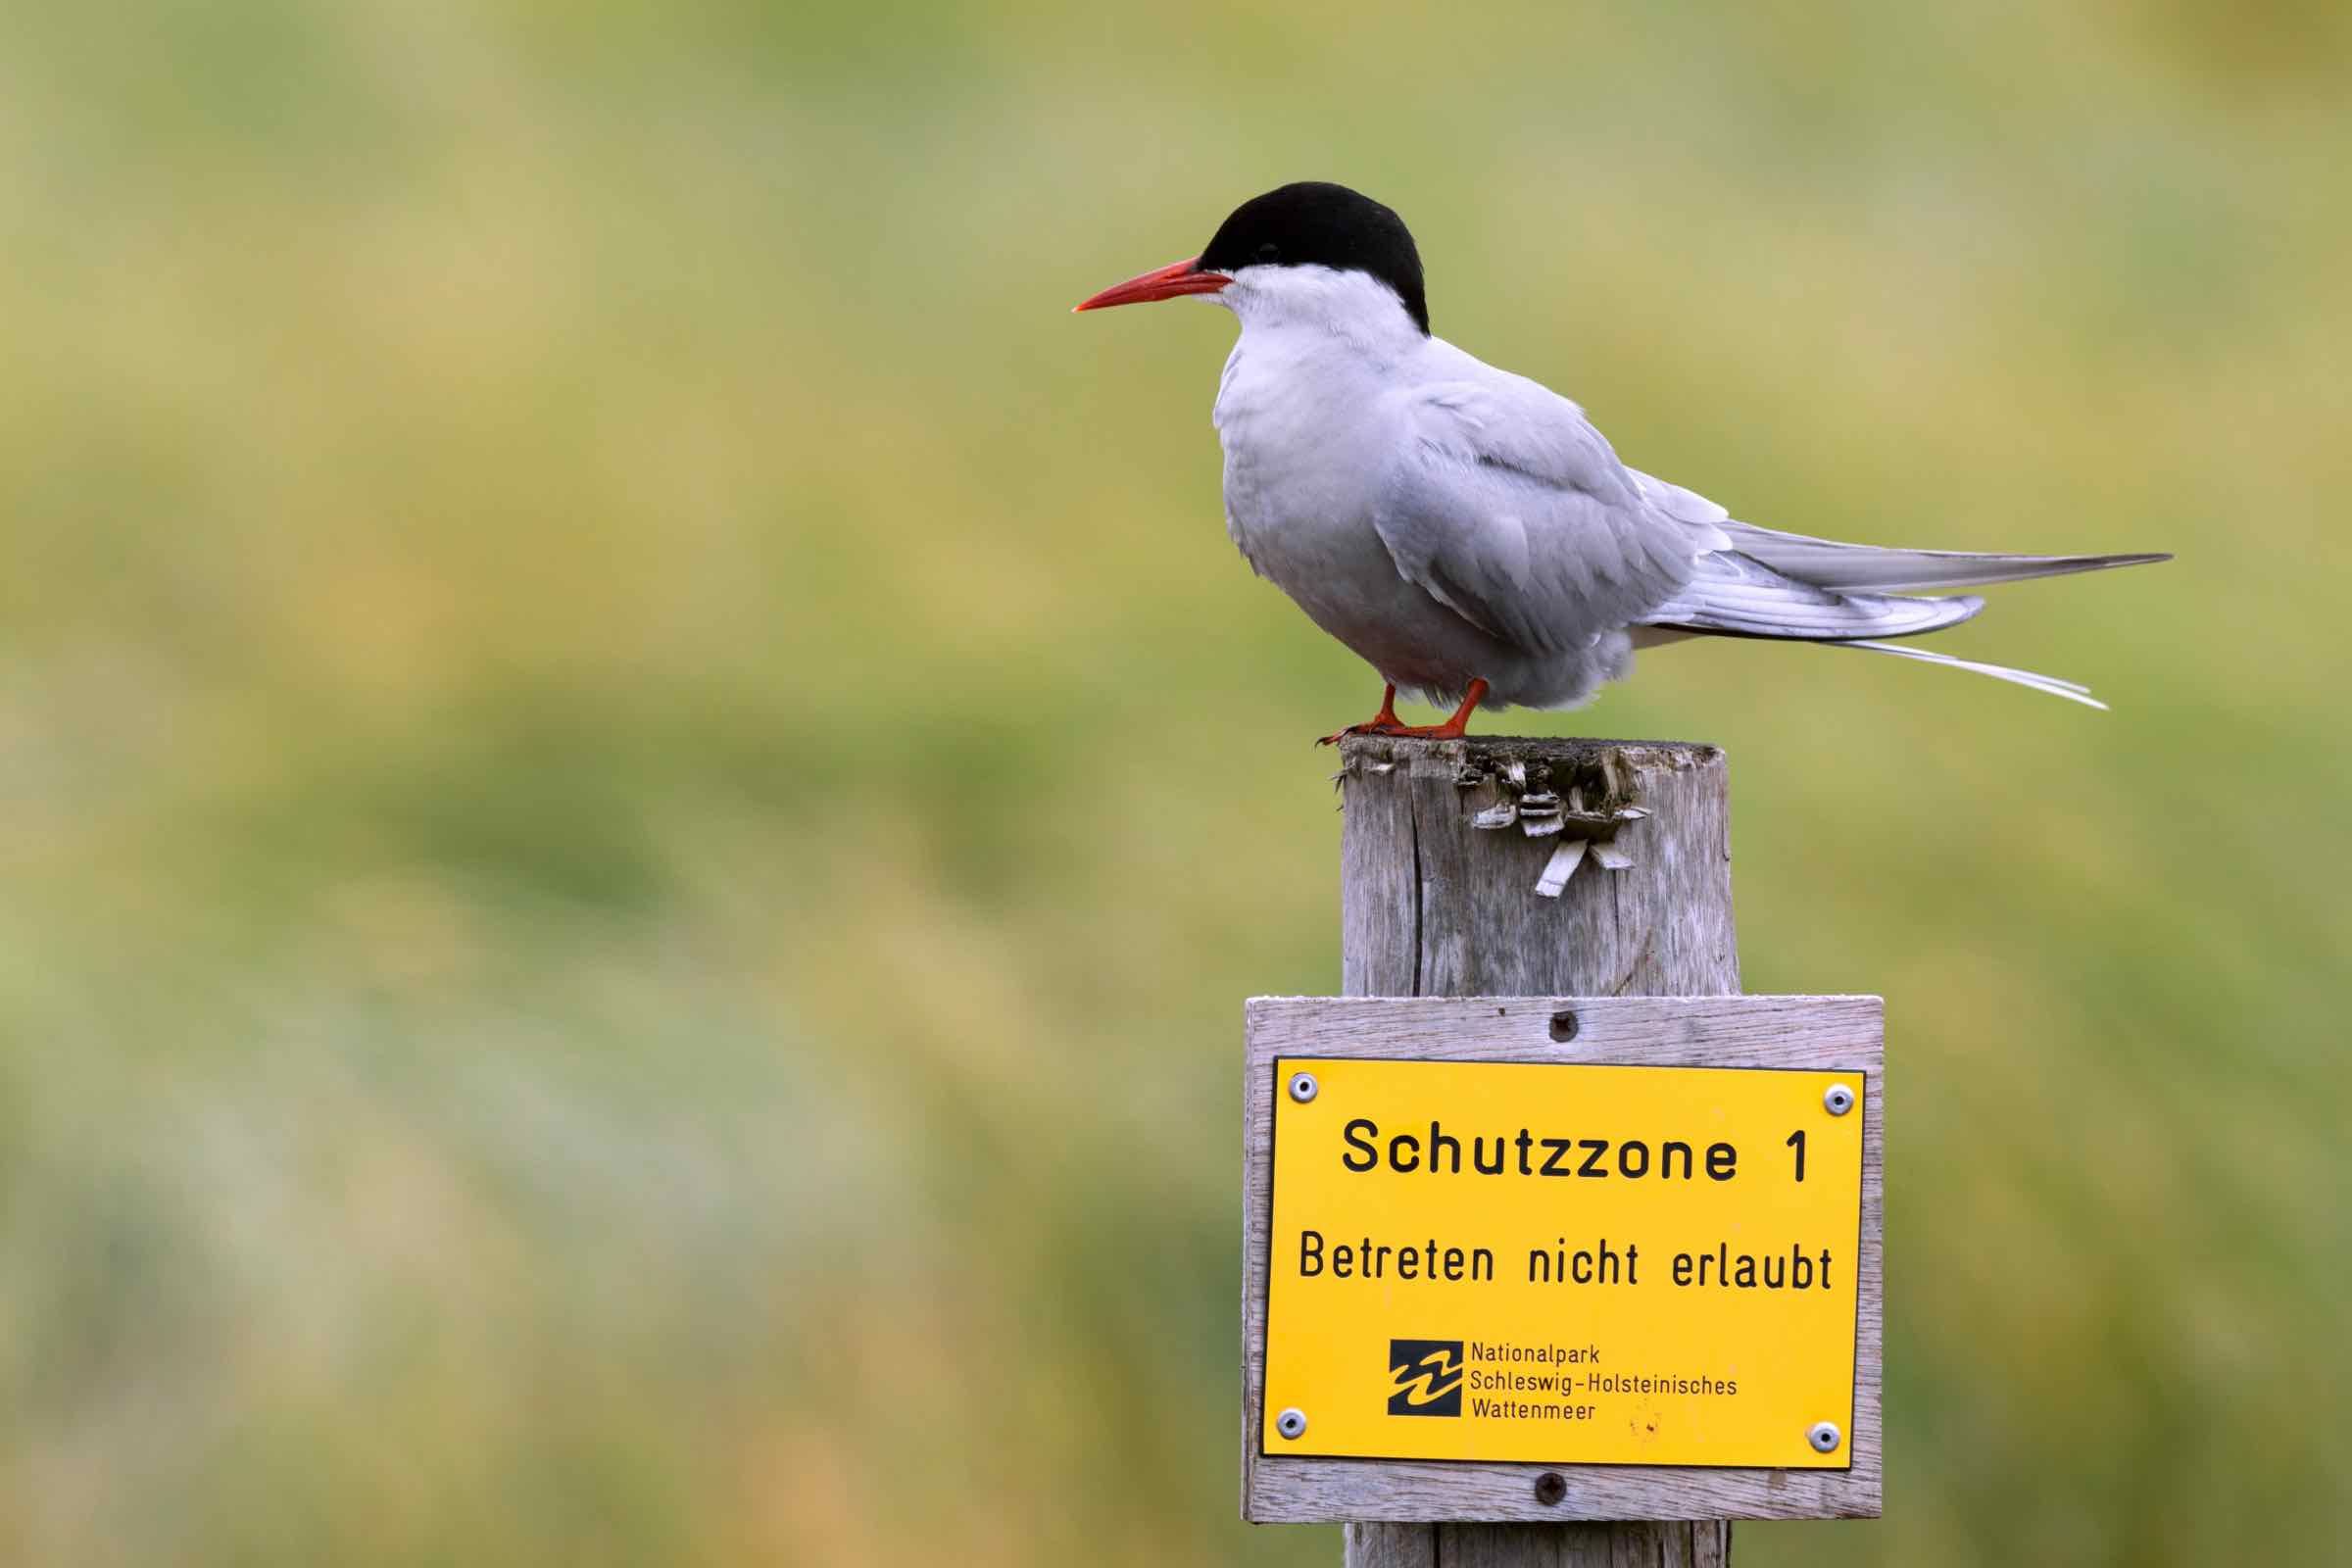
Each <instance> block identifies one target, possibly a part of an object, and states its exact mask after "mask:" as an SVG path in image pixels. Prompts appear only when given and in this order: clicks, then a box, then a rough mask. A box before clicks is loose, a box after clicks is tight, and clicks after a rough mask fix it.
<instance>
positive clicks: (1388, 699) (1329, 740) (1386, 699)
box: [1315, 680, 1487, 746]
mask: <svg viewBox="0 0 2352 1568" xmlns="http://www.w3.org/2000/svg"><path fill="white" fill-rule="evenodd" d="M1486 695H1487V683H1486V682H1485V681H1483V680H1473V681H1472V682H1471V683H1470V690H1469V691H1468V692H1467V693H1465V694H1464V695H1463V697H1462V706H1461V707H1459V708H1457V709H1455V710H1454V711H1453V716H1452V717H1451V718H1448V719H1446V721H1445V722H1444V723H1443V724H1406V723H1401V722H1399V721H1398V719H1397V688H1396V687H1395V686H1391V687H1389V689H1388V690H1387V691H1386V692H1384V693H1383V694H1382V695H1381V699H1380V711H1379V712H1377V713H1375V714H1373V715H1372V716H1371V717H1370V718H1368V719H1366V720H1364V722H1362V723H1361V724H1350V725H1348V727H1347V728H1346V729H1344V730H1341V731H1340V732H1339V733H1338V734H1336V735H1326V736H1324V737H1323V738H1322V739H1321V740H1319V741H1317V742H1315V744H1316V745H1317V746H1337V745H1338V744H1339V743H1340V742H1341V741H1343V740H1345V739H1347V738H1348V736H1350V735H1391V736H1396V737H1397V738H1398V739H1402V740H1424V741H1458V740H1460V739H1461V738H1462V737H1463V736H1464V735H1467V734H1468V733H1469V732H1470V714H1471V712H1472V711H1473V710H1475V709H1476V708H1477V707H1478V705H1479V702H1480V700H1481V699H1482V698H1484V697H1485V696H1486Z"/></svg>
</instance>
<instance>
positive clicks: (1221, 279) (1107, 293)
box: [1070, 256, 1233, 311]
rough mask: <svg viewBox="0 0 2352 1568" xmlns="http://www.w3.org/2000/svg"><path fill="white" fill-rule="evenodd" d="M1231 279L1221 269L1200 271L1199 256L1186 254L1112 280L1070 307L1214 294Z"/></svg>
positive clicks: (1100, 307) (1100, 306)
mask: <svg viewBox="0 0 2352 1568" xmlns="http://www.w3.org/2000/svg"><path fill="white" fill-rule="evenodd" d="M1232 281H1233V279H1232V278H1230V277H1228V276H1226V275H1225V274H1224V273H1223V272H1203V271H1202V270H1201V258H1200V257H1198V256H1192V257H1187V258H1186V259H1185V260H1183V261H1181V262H1170V263H1169V264H1168V265H1167V266H1165V267H1155V268H1153V269H1152V270H1151V271H1149V272H1146V273H1144V274H1142V275H1141V276H1139V277H1131V278H1129V279H1128V280H1127V281H1126V282H1124V283H1113V284H1111V285H1110V287H1108V288H1106V289H1104V290H1103V292H1102V293H1100V294H1095V295H1090V296H1089V297H1087V298H1086V299H1083V300H1080V301H1079V302H1078V303H1077V304H1076V305H1073V306H1072V307H1070V309H1071V310H1072V311H1106V310H1108V309H1110V308H1111V307H1112V306H1113V305H1142V304H1145V303H1146V302H1148V301H1151V300H1172V299H1174V298H1176V297H1177V296H1178V295H1180V294H1214V293H1215V292H1216V291H1217V290H1219V289H1221V288H1223V287H1224V286H1225V285H1226V284H1228V283H1230V282H1232Z"/></svg>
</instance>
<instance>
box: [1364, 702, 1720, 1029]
mask: <svg viewBox="0 0 2352 1568" xmlns="http://www.w3.org/2000/svg"><path fill="white" fill-rule="evenodd" d="M1340 753H1341V790H1342V793H1343V797H1344V799H1343V802H1342V809H1343V810H1344V812H1345V816H1346V820H1345V824H1344V826H1343V828H1342V840H1341V851H1340V856H1341V892H1340V898H1341V919H1342V922H1343V950H1342V960H1341V961H1342V966H1343V967H1342V977H1341V988H1342V990H1343V991H1345V992H1346V994H1347V995H1348V996H1354V997H1368V996H1379V997H1424V996H1426V997H1467V996H1538V995H1544V994H1547V993H1549V994H1558V995H1570V994H1583V995H1589V996H1710V995H1726V994H1729V993H1733V992H1737V991H1738V990H1739V989H1740V956H1739V951H1738V948H1737V945H1736V943H1735V939H1734V934H1733V928H1732V866H1731V806H1730V795H1729V789H1728V785H1727V778H1726V769H1725V764H1724V756H1723V753H1722V752H1721V751H1719V750H1717V749H1716V748H1715V747H1712V746H1700V745H1693V744H1690V743H1686V742H1678V741H1579V740H1506V739H1489V738H1483V737H1470V738H1467V739H1463V740H1458V741H1416V740H1391V739H1386V738H1381V737H1373V736H1351V737H1349V738H1348V740H1346V741H1343V742H1342V743H1341V748H1340ZM1531 803H1532V809H1531ZM1554 876H1556V877H1557V885H1550V883H1551V880H1552V878H1553V877H1554Z"/></svg>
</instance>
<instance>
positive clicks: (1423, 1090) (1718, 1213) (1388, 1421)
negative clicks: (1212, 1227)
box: [1260, 1057, 1865, 1469]
mask: <svg viewBox="0 0 2352 1568" xmlns="http://www.w3.org/2000/svg"><path fill="white" fill-rule="evenodd" d="M1275 1072H1276V1078H1275V1096H1274V1104H1275V1116H1274V1157H1273V1216H1272V1218H1273V1224H1272V1231H1271V1238H1272V1239H1271V1257H1270V1259H1269V1262H1270V1265H1271V1266H1270V1268H1269V1270H1268V1295H1267V1306H1266V1360H1265V1366H1266V1372H1265V1399H1264V1429H1263V1431H1262V1433H1261V1434H1260V1443H1261V1445H1262V1448H1263V1451H1264V1452H1266V1453H1269V1454H1325V1455H1339V1456H1348V1457H1357V1458H1394V1459H1506V1460H1507V1459H1522V1460H1536V1461H1542V1462H1546V1463H1553V1464H1673V1465H1738V1466H1777V1467H1789V1468H1816V1469H1844V1468H1846V1467H1847V1466H1848V1465H1849V1463H1850V1453H1851V1448H1852V1442H1851V1434H1852V1432H1853V1416H1854V1412H1853V1401H1854V1334H1855V1319H1856V1295H1855V1287H1856V1284H1857V1273H1856V1266H1857V1263H1858V1261H1859V1258H1858V1250H1859V1246H1860V1233H1861V1222H1862V1117H1863V1112H1864V1099H1865V1097H1864V1094H1863V1089H1864V1084H1863V1075H1862V1074H1860V1073H1858V1072H1809V1071H1784V1070H1769V1069H1749V1068H1714V1067H1612V1066H1595V1065H1585V1064H1571V1063H1551V1062H1544V1063H1532V1062H1531V1063H1519V1062H1438V1061H1374V1060H1360V1059H1346V1060H1335V1059H1331V1058H1328V1057H1313V1058H1308V1057H1293V1058H1285V1059H1281V1060H1278V1061H1277V1062H1276V1063H1275ZM1301 1075H1304V1076H1303V1079H1302V1077H1301Z"/></svg>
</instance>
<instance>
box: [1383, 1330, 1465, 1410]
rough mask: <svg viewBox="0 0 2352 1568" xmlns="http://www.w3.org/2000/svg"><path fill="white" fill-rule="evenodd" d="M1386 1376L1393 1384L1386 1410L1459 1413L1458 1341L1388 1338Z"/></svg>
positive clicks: (1460, 1391)
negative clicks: (1392, 1391)
mask: <svg viewBox="0 0 2352 1568" xmlns="http://www.w3.org/2000/svg"><path fill="white" fill-rule="evenodd" d="M1389 1378H1390V1381H1391V1382H1393V1383H1395V1384H1396V1386H1397V1392H1396V1393H1394V1394H1392V1395H1390V1396H1389V1414H1391V1415H1460V1414H1461V1413H1462V1342H1461V1341H1459V1340H1391V1341H1390V1342H1389Z"/></svg>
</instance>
